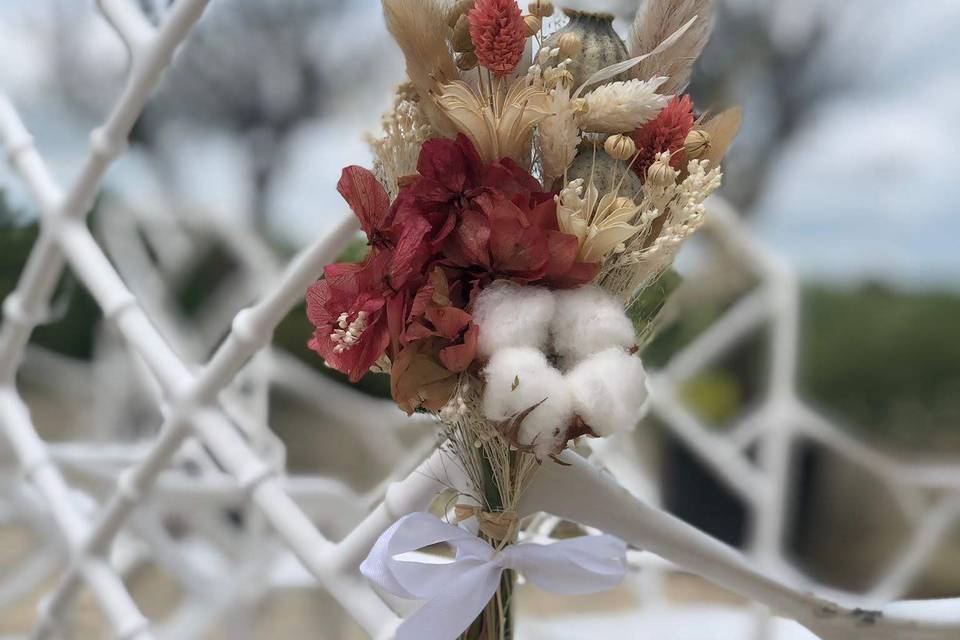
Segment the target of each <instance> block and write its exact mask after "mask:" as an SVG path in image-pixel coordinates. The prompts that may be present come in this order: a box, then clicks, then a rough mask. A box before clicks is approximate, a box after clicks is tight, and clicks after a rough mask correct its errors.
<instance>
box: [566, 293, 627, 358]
mask: <svg viewBox="0 0 960 640" xmlns="http://www.w3.org/2000/svg"><path fill="white" fill-rule="evenodd" d="M555 297H556V306H557V309H556V312H555V313H554V315H553V324H552V326H551V330H552V333H553V346H554V349H555V350H556V352H557V353H558V354H559V355H560V356H562V357H563V359H564V362H565V363H566V364H567V365H568V366H572V365H575V364H576V363H578V362H580V361H581V360H583V359H584V358H586V357H587V356H589V355H592V354H594V353H599V352H600V351H603V350H605V349H609V348H610V347H621V348H623V349H627V350H629V349H631V348H633V347H634V346H635V345H636V342H637V338H636V334H635V333H634V329H633V322H631V321H630V318H628V317H627V314H626V313H624V311H623V305H622V304H621V303H620V301H618V300H617V299H616V298H614V297H613V296H611V295H610V294H609V293H607V292H606V291H604V290H603V289H601V288H600V287H596V286H592V285H588V286H585V287H580V288H579V289H571V290H569V291H558V292H557V293H556V294H555Z"/></svg>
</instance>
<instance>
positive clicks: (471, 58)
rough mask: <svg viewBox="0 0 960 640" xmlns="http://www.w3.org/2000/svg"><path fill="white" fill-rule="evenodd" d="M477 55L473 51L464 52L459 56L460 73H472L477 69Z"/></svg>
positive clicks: (458, 66)
mask: <svg viewBox="0 0 960 640" xmlns="http://www.w3.org/2000/svg"><path fill="white" fill-rule="evenodd" d="M478 64H479V62H478V61H477V54H476V53H474V52H473V51H464V52H463V53H458V54H457V68H458V69H460V71H471V70H473V69H476V68H477V65H478Z"/></svg>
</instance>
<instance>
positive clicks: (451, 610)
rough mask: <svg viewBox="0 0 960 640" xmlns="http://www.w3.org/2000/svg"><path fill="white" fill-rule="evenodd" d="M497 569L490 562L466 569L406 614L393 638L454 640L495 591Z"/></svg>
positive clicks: (497, 579)
mask: <svg viewBox="0 0 960 640" xmlns="http://www.w3.org/2000/svg"><path fill="white" fill-rule="evenodd" d="M501 573H503V569H502V568H501V567H499V566H497V565H495V564H493V563H491V562H484V563H483V564H479V565H477V566H475V567H471V568H470V569H467V570H466V571H464V572H463V573H462V574H461V575H459V576H457V578H456V579H454V580H452V581H451V582H450V583H449V584H448V585H447V586H446V589H445V590H444V592H443V593H441V594H440V595H438V596H436V597H435V598H433V599H432V600H429V601H428V602H427V603H426V604H424V605H423V606H422V607H420V608H419V609H418V610H417V611H416V612H414V613H413V615H411V616H410V617H409V618H407V619H406V620H405V621H404V622H403V624H401V625H400V627H399V628H398V629H397V637H396V640H455V639H456V638H457V637H458V636H459V635H460V634H461V633H463V632H464V631H466V629H467V627H469V626H470V623H472V622H473V621H474V620H475V619H476V617H477V616H478V615H480V612H481V611H483V608H484V607H485V606H486V605H487V603H488V602H490V599H491V598H493V596H494V594H496V592H497V587H498V586H499V584H500V575H501Z"/></svg>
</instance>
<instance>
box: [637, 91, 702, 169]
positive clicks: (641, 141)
mask: <svg viewBox="0 0 960 640" xmlns="http://www.w3.org/2000/svg"><path fill="white" fill-rule="evenodd" d="M691 129H693V101H692V100H690V96H688V95H684V96H678V97H676V98H674V99H673V100H671V101H670V103H669V104H667V106H666V107H664V109H663V111H661V112H660V113H659V115H657V117H656V118H654V119H653V120H651V121H650V122H648V123H647V124H645V125H643V127H641V128H640V129H638V130H637V131H636V132H634V134H633V140H634V142H636V143H637V153H638V156H637V160H636V162H634V164H633V170H634V171H635V172H636V173H637V175H638V176H640V179H641V180H644V181H646V179H647V170H648V169H649V168H650V165H652V164H653V163H654V161H655V160H656V157H657V154H658V153H664V152H666V151H669V152H670V153H671V154H673V155H672V156H671V158H670V165H671V166H673V168H674V169H677V170H678V171H679V170H681V169H682V168H683V166H684V164H685V154H684V153H683V143H684V142H686V140H687V135H689V133H690V130H691Z"/></svg>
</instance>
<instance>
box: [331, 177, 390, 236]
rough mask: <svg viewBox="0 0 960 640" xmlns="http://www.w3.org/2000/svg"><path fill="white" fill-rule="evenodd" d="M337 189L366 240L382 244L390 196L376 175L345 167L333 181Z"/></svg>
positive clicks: (387, 219) (388, 220)
mask: <svg viewBox="0 0 960 640" xmlns="http://www.w3.org/2000/svg"><path fill="white" fill-rule="evenodd" d="M337 191H339V192H340V195H341V196H343V199H344V200H346V201H347V204H349V205H350V208H351V209H352V210H353V212H354V214H356V216H357V218H359V220H360V226H361V227H362V228H363V232H364V233H365V234H367V238H369V239H370V244H372V245H373V246H375V247H383V246H385V245H386V240H385V237H384V236H385V234H386V231H387V227H388V226H389V223H390V196H388V195H387V192H386V190H385V189H384V188H383V185H381V184H380V181H379V180H377V177H376V176H375V175H373V173H371V172H370V171H369V170H367V169H364V168H363V167H357V166H352V167H347V168H346V169H344V170H343V174H342V175H341V176H340V182H338V183H337Z"/></svg>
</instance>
